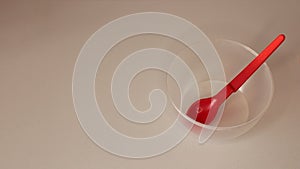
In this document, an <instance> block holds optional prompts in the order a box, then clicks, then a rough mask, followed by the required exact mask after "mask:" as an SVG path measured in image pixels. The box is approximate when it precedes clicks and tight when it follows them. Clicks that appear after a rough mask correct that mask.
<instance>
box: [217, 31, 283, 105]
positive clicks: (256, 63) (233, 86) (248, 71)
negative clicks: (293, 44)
mask: <svg viewBox="0 0 300 169" xmlns="http://www.w3.org/2000/svg"><path fill="white" fill-rule="evenodd" d="M284 40H285V36H284V35H283V34H280V35H278V36H277V38H275V39H274V40H273V41H272V42H271V43H270V44H269V45H268V46H267V47H266V48H265V49H264V50H263V51H262V52H261V53H260V54H259V55H258V56H256V58H255V59H254V60H253V61H252V62H250V63H249V64H248V65H247V66H246V67H245V68H244V69H243V70H242V71H241V72H240V73H239V74H238V75H237V76H236V77H235V78H234V79H233V80H232V81H231V82H230V83H228V84H227V86H225V87H224V89H222V90H221V91H220V92H224V91H226V98H228V97H229V96H230V95H231V94H232V93H233V92H236V91H237V90H238V89H239V88H240V87H241V86H242V85H243V84H244V83H245V82H246V81H247V80H248V79H249V78H250V77H251V75H252V74H253V73H254V72H255V71H256V70H257V69H258V68H259V67H260V66H261V65H262V64H263V63H264V62H265V61H266V60H267V59H268V58H269V56H271V54H272V53H273V52H274V51H275V50H276V49H277V48H278V47H279V46H280V45H281V43H282V42H283V41H284ZM226 98H225V99H226Z"/></svg>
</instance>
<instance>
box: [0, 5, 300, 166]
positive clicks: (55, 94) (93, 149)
mask: <svg viewBox="0 0 300 169" xmlns="http://www.w3.org/2000/svg"><path fill="white" fill-rule="evenodd" d="M299 7H300V3H299V1H296V0H294V1H292V0H287V1H267V0H254V1H245V2H242V1H238V0H236V1H232V0H231V1H215V0H213V1H202V2H201V1H196V0H193V1H192V0H191V1H179V0H175V1H166V0H162V1H146V0H141V1H138V0H125V1H120V0H114V1H108V0H107V1H106V0H105V1H104V0H103V1H71V0H69V1H67V0H65V1H27V2H25V1H8V0H7V1H1V2H0V46H1V50H0V77H1V83H0V99H1V102H0V168H3V169H12V168H16V169H17V168H23V169H32V168H41V169H54V168H65V169H75V168H89V169H92V168H105V169H117V168H122V169H123V168H128V169H138V168H145V169H146V168H173V169H177V168H178V169H179V168H190V169H192V168H206V169H214V168H239V169H240V168H245V169H246V168H249V169H250V168H259V169H260V168H261V169H263V168H264V169H265V168H270V169H271V168H272V169H281V168H291V169H292V168H293V169H296V168H300V132H299V127H300V123H299V119H300V104H299V103H300V102H299V97H300V85H299V84H300V76H299V74H300V55H299V53H300V48H299V44H300V41H299V38H300V37H299V30H300V19H299V17H300V10H299ZM145 11H158V12H167V13H171V14H175V15H178V16H180V17H183V18H186V19H187V20H189V21H191V22H192V23H194V24H195V25H197V26H198V27H199V28H200V29H202V30H203V31H204V32H205V33H206V34H207V35H208V37H209V38H210V39H212V40H213V39H217V38H227V39H232V40H236V41H240V42H243V43H245V44H248V45H249V46H251V47H252V48H253V49H255V50H258V51H259V50H261V49H262V48H263V47H264V46H265V45H266V44H267V43H268V42H269V41H270V40H271V39H273V38H274V37H275V36H276V35H277V34H278V33H285V34H286V36H287V39H286V42H285V44H284V45H283V46H282V47H281V48H280V50H279V51H278V52H276V53H275V54H274V56H273V57H272V59H270V60H268V61H267V63H268V65H269V67H270V69H271V71H272V73H273V78H274V85H275V93H274V98H273V101H272V103H271V106H270V107H269V109H268V110H267V112H266V113H265V116H264V117H263V118H262V119H261V121H260V122H259V123H258V124H257V125H256V126H255V127H254V128H253V129H252V130H250V131H249V132H248V133H247V134H245V135H243V136H241V137H239V138H237V139H235V140H232V141H230V142H228V143H224V144H205V145H198V144H197V140H195V138H193V137H191V136H188V137H187V138H186V139H185V140H184V141H183V143H181V144H179V145H178V146H177V147H175V148H174V149H172V150H171V151H169V152H167V153H165V154H163V155H160V156H157V157H153V158H148V159H140V160H135V159H128V158H122V157H118V156H115V155H112V154H110V153H107V152H106V151H104V150H102V149H101V148H99V147H98V146H97V145H95V144H94V143H93V142H92V141H91V140H90V139H89V138H88V137H87V135H86V134H85V133H84V132H83V130H82V129H81V127H80V125H79V123H78V120H77V118H76V113H75V111H74V107H73V102H72V90H71V89H72V74H73V68H74V64H75V61H76V58H77V56H78V53H79V51H80V49H81V47H82V46H83V44H84V43H85V41H86V40H87V39H88V38H89V36H91V34H92V33H93V32H95V31H96V30H97V29H99V28H100V27H101V26H103V25H105V24H106V23H107V22H109V21H112V20H113V19H116V18H118V17H121V16H124V15H127V14H131V13H136V12H145Z"/></svg>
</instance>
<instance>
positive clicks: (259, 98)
mask: <svg viewBox="0 0 300 169" xmlns="http://www.w3.org/2000/svg"><path fill="white" fill-rule="evenodd" d="M214 45H215V48H216V49H217V52H218V53H219V57H220V59H221V60H222V63H223V67H224V72H225V76H226V79H227V80H226V81H227V82H224V81H218V80H210V79H207V76H206V73H205V72H203V71H205V68H204V67H203V64H202V65H198V66H192V67H190V68H191V70H192V71H193V72H194V73H195V74H196V75H197V74H198V75H199V74H201V76H200V77H198V78H197V80H198V87H199V91H200V98H205V97H210V96H212V95H214V94H215V93H211V90H210V88H211V83H213V85H214V86H215V87H217V88H219V89H221V88H223V87H224V86H225V85H226V84H227V83H228V81H230V80H231V79H233V77H235V76H236V75H237V74H238V73H239V72H240V71H241V70H242V69H243V68H244V67H245V66H246V65H248V64H249V63H250V62H251V61H252V60H253V59H254V58H255V57H256V56H257V55H258V54H257V53H256V52H255V51H254V50H252V49H251V48H249V47H248V46H246V45H243V44H241V43H239V42H236V41H231V40H224V39H222V40H217V41H216V42H215V43H214ZM181 56H183V57H185V56H184V55H181ZM170 84H171V83H170V82H169V77H168V78H167V86H168V93H169V94H171V96H170V98H171V100H172V98H173V99H174V97H176V96H175V95H173V94H172V91H173V89H172V85H170ZM187 90H188V89H187ZM273 90H274V86H273V80H272V75H271V71H270V69H269V67H268V66H267V64H266V63H264V64H263V65H262V66H261V67H260V68H259V69H258V70H257V71H256V72H255V73H254V74H253V76H252V77H251V78H250V79H248V81H247V82H246V83H245V84H244V85H243V86H242V87H241V88H240V89H239V90H238V91H237V92H236V93H234V94H233V95H232V96H230V97H229V98H228V100H227V101H226V102H225V109H224V112H223V115H222V117H221V120H220V123H219V124H218V126H217V127H215V126H210V125H205V124H201V123H198V122H196V121H194V120H193V119H187V120H186V122H187V123H193V124H194V127H193V129H192V131H193V133H195V134H197V135H198V134H199V133H200V131H201V130H203V129H206V130H214V134H213V135H212V137H211V138H210V139H209V141H225V140H229V139H233V138H236V137H238V136H240V135H242V134H244V133H246V132H247V131H249V130H250V129H251V128H252V127H253V126H255V124H256V123H257V122H258V121H259V120H260V119H261V117H262V116H263V114H264V112H265V111H266V109H267V108H268V107H269V105H270V103H271V100H272V97H273V92H274V91H273ZM174 102H175V101H174ZM191 103H192V102H191ZM174 105H176V104H175V103H174ZM185 107H187V106H185ZM184 111H185V112H186V110H184ZM185 112H180V113H181V114H182V113H185ZM186 118H187V117H185V119H186Z"/></svg>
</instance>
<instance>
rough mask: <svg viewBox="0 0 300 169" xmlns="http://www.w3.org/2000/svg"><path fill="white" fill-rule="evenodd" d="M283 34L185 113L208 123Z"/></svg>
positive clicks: (270, 52) (278, 43)
mask: <svg viewBox="0 0 300 169" xmlns="http://www.w3.org/2000/svg"><path fill="white" fill-rule="evenodd" d="M284 39H285V36H284V35H283V34H280V35H279V36H278V37H277V38H276V39H274V40H273V42H271V43H270V44H269V45H268V46H267V47H266V48H265V49H264V50H263V51H262V52H261V53H260V54H259V55H258V56H257V57H256V58H255V59H254V60H253V61H252V62H251V63H249V65H248V66H246V67H245V68H244V69H243V70H242V71H241V72H240V73H239V74H238V75H237V76H236V77H235V78H234V79H233V80H232V81H231V82H230V83H228V84H227V85H226V86H225V87H224V88H223V89H222V90H220V91H219V93H217V94H216V95H215V96H213V97H209V98H204V99H200V100H198V101H196V102H194V103H193V104H192V105H191V106H190V108H189V109H188V111H187V115H188V116H189V117H191V118H193V119H194V120H196V121H197V122H200V123H203V124H209V123H210V122H212V120H213V119H214V118H215V115H216V114H217V112H218V109H219V107H220V106H221V105H222V104H223V102H224V101H225V100H226V99H227V98H228V97H229V96H230V95H231V94H232V93H233V92H236V91H237V90H238V89H239V88H240V87H241V86H242V85H243V84H244V83H245V82H246V81H247V80H248V79H249V78H250V76H251V75H252V74H253V73H254V72H255V71H256V70H257V69H258V68H259V67H260V66H261V65H262V64H263V63H264V62H265V61H266V60H267V59H268V57H269V56H270V55H271V54H272V53H273V52H274V51H275V50H276V49H277V48H278V47H279V46H280V44H281V43H282V42H283V41H284Z"/></svg>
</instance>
